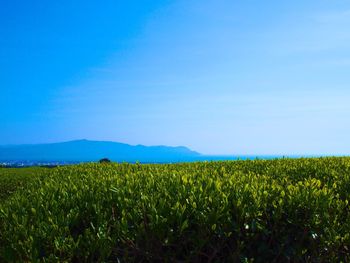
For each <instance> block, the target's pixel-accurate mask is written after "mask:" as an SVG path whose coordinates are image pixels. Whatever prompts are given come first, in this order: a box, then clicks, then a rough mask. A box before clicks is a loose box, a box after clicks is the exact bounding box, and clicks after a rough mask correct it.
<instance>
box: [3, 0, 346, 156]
mask: <svg viewBox="0 0 350 263" xmlns="http://www.w3.org/2000/svg"><path fill="white" fill-rule="evenodd" d="M349 28H350V1H349V0H308V1H305V0H295V1H280V0H279V1H277V0H275V1H261V0H241V1H233V0H227V1H222V0H200V1H199V0H197V1H192V0H179V1H170V0H169V1H167V0H163V1H160V0H149V1H143V0H138V1H131V0H125V1H115V0H104V1H95V0H93V1H86V0H84V1H83V0H75V1H71V0H63V1H38V0H32V1H23V0H11V1H1V2H0V125H1V127H0V144H21V143H45V142H58V141H66V140H73V139H83V138H85V139H91V140H111V141H119V142H125V143H130V144H145V145H160V144H165V145H184V146H188V147H190V148H192V149H194V150H196V151H199V152H201V153H205V154H241V155H243V154H286V155H288V154H350V137H349V134H350V30H349Z"/></svg>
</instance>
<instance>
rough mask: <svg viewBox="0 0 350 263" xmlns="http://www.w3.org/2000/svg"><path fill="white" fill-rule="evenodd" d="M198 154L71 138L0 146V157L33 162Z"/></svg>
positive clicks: (157, 158) (172, 157) (175, 157)
mask: <svg viewBox="0 0 350 263" xmlns="http://www.w3.org/2000/svg"><path fill="white" fill-rule="evenodd" d="M198 156H201V154H200V153H198V152H196V151H193V150H191V149H189V148H188V147H185V146H165V145H155V146H145V145H142V144H138V145H130V144H127V143H121V142H113V141H94V140H86V139H80V140H72V141H65V142H57V143H42V144H19V145H0V160H6V161H11V160H33V161H96V160H99V159H101V158H109V159H111V160H112V161H118V162H120V161H128V162H135V161H140V162H154V161H160V162H163V161H181V160H185V159H188V158H191V157H198Z"/></svg>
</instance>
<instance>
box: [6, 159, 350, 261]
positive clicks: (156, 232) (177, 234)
mask: <svg viewBox="0 0 350 263" xmlns="http://www.w3.org/2000/svg"><path fill="white" fill-rule="evenodd" d="M349 189H350V158H315V159H278V160H269V161H267V160H254V161H249V160H248V161H228V162H203V163H182V164H164V165H156V164H152V165H146V164H144V165H140V164H111V165H108V166H105V165H101V164H85V165H77V166H67V167H59V168H54V169H51V170H50V171H49V172H48V173H47V176H46V177H45V178H44V177H40V179H37V180H36V181H35V182H34V183H33V185H32V186H31V187H28V188H27V189H25V190H23V191H22V192H20V193H15V194H14V195H12V197H11V198H9V199H8V200H7V201H6V202H4V203H3V204H2V205H0V244H1V248H0V255H1V256H0V261H1V260H2V261H5V262H7V261H18V262H20V261H21V262H26V261H37V260H39V261H46V262H51V261H73V262H76V261H82V262H91V261H99V262H102V261H103V262H106V261H114V262H118V260H119V261H121V262H167V261H170V262H173V261H181V262H240V261H242V262H253V261H254V262H290V261H293V262H321V261H322V262H341V261H342V262H347V261H349V260H350V258H349V253H350V251H349V244H350V236H349V233H350V209H349V191H350V190H349Z"/></svg>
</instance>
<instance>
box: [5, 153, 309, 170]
mask: <svg viewBox="0 0 350 263" xmlns="http://www.w3.org/2000/svg"><path fill="white" fill-rule="evenodd" d="M300 157H313V156H302V155H290V156H283V155H241V156H240V155H232V156H228V155H200V156H195V157H186V158H182V159H173V160H170V161H161V162H159V161H157V160H154V161H146V162H140V163H158V164H159V163H164V164H165V163H180V162H204V161H230V160H255V159H260V160H270V159H277V158H300ZM97 161H98V160H94V161H92V160H91V161H82V162H78V161H72V162H69V161H64V162H61V161H40V160H38V161H25V160H16V161H6V160H3V161H1V160H0V165H2V166H6V167H30V166H58V165H72V164H79V163H85V162H97ZM112 161H115V160H112ZM117 162H130V163H136V161H134V160H133V161H127V160H124V161H117Z"/></svg>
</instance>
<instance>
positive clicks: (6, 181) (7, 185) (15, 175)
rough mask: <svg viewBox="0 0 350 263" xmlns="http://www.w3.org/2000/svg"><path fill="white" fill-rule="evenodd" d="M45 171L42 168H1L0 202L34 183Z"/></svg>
mask: <svg viewBox="0 0 350 263" xmlns="http://www.w3.org/2000/svg"><path fill="white" fill-rule="evenodd" d="M44 171H46V169H43V168H38V167H35V168H3V169H0V202H2V201H3V200H5V199H6V198H8V197H9V196H11V195H12V194H13V193H14V192H16V191H18V190H21V189H23V188H25V187H26V186H28V185H29V183H30V182H32V181H34V179H35V178H37V177H38V176H39V175H40V174H42V173H43V172H44Z"/></svg>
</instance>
